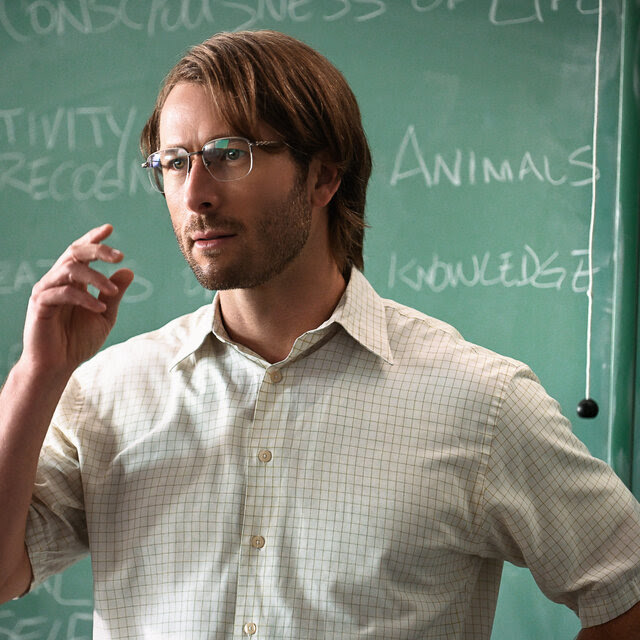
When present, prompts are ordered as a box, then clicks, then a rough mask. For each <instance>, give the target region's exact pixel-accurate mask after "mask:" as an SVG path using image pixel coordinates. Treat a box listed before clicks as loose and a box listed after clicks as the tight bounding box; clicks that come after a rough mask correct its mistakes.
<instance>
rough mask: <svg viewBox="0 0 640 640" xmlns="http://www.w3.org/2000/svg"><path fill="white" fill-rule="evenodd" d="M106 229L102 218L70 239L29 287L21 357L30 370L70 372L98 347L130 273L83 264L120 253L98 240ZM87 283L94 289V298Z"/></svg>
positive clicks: (118, 257)
mask: <svg viewBox="0 0 640 640" xmlns="http://www.w3.org/2000/svg"><path fill="white" fill-rule="evenodd" d="M112 231H113V227H112V226H111V225H109V224H106V225H103V226H101V227H96V228H95V229H92V230H91V231H89V232H88V233H86V234H85V235H84V236H82V237H81V238H79V239H78V240H76V241H75V242H74V243H73V244H71V245H70V246H69V247H68V249H67V250H66V251H65V252H64V253H63V254H62V255H61V256H60V258H59V259H58V260H57V262H56V263H55V264H54V265H53V267H52V268H51V270H50V271H49V272H48V273H46V274H45V275H44V276H43V278H42V279H41V280H40V281H39V282H38V283H37V284H36V285H35V286H34V287H33V291H32V294H31V298H30V299H29V306H28V310H27V318H26V322H25V329H24V349H23V353H22V357H21V359H22V360H23V362H24V360H26V361H27V362H28V364H29V366H30V367H33V368H34V369H33V370H34V372H35V371H37V372H42V373H44V372H45V371H47V372H48V373H49V374H52V373H56V374H62V375H65V374H66V375H70V374H71V373H72V372H73V370H74V369H75V368H76V367H77V366H78V365H79V364H81V363H82V362H84V361H85V360H87V359H88V358H90V357H91V356H93V355H94V354H95V353H96V352H97V351H98V349H100V347H101V346H102V345H103V344H104V341H105V340H106V338H107V336H108V335H109V332H110V331H111V329H112V328H113V325H114V324H115V321H116V316H117V312H118V306H119V304H120V301H121V300H122V296H123V295H124V293H125V291H126V289H127V287H128V286H129V285H130V284H131V282H132V280H133V273H132V272H131V271H130V270H129V269H120V270H118V271H116V272H115V273H114V274H113V275H112V276H111V277H110V278H107V277H106V276H105V275H103V274H101V273H100V272H99V271H96V270H95V269H92V268H91V267H90V266H89V265H90V263H91V262H94V261H102V262H107V263H118V262H120V261H121V260H122V259H123V257H124V256H123V255H122V253H121V252H120V251H118V250H116V249H112V248H111V247H109V246H107V245H105V244H102V241H103V240H104V239H105V238H107V237H108V236H109V235H110V234H111V232H112ZM89 285H92V286H93V287H95V288H96V289H97V290H98V292H99V295H98V297H97V298H96V297H94V296H93V295H92V294H91V293H90V292H89V290H88V286H89Z"/></svg>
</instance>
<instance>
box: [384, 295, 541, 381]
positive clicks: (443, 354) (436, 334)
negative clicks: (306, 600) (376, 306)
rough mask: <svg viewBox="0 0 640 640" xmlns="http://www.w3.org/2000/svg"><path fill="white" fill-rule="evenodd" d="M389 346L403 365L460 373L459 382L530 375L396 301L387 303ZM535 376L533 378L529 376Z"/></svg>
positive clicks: (515, 363) (511, 361) (519, 365)
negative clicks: (522, 373) (463, 379)
mask: <svg viewBox="0 0 640 640" xmlns="http://www.w3.org/2000/svg"><path fill="white" fill-rule="evenodd" d="M382 303H383V304H384V308H385V313H386V317H387V334H388V339H389V344H390V347H391V350H392V353H393V355H394V359H396V360H397V361H398V362H399V363H405V364H412V365H413V366H424V367H426V368H427V369H428V370H433V369H434V368H435V369H438V370H441V371H450V372H453V371H455V372H457V373H456V374H455V375H456V379H459V378H460V377H461V376H462V377H465V378H475V379H481V378H483V377H485V376H487V375H490V376H492V377H495V376H496V375H500V376H501V377H502V378H504V379H505V380H506V379H509V378H511V377H513V376H514V375H516V373H517V372H518V371H522V370H524V371H527V372H528V371H529V370H528V367H527V366H526V365H525V364H523V363H522V362H520V361H518V360H516V359H514V358H511V357H509V356H506V355H501V354H499V353H496V352H495V351H492V350H491V349H487V348H485V347H482V346H480V345H478V344H475V343H473V342H470V341H468V340H466V339H465V338H464V337H463V336H462V335H461V334H460V332H459V331H458V330H457V329H456V328H455V327H453V326H452V325H450V324H448V323H446V322H443V321H442V320H438V319H437V318H434V317H432V316H429V315H427V314H425V313H422V312H421V311H418V310H417V309H413V308H411V307H408V306H406V305H403V304H400V303H398V302H396V301H394V300H389V299H383V300H382ZM528 375H533V374H528Z"/></svg>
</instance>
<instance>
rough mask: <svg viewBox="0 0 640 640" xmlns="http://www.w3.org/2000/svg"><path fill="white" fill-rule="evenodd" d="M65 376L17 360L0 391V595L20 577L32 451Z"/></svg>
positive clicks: (34, 462) (33, 469) (11, 593)
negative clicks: (0, 520) (43, 371)
mask: <svg viewBox="0 0 640 640" xmlns="http://www.w3.org/2000/svg"><path fill="white" fill-rule="evenodd" d="M67 380H68V376H64V375H45V374H38V373H37V372H36V371H35V370H34V368H33V367H30V366H28V365H27V364H26V363H24V362H22V361H21V362H18V364H17V365H16V366H15V367H14V368H13V369H12V371H11V372H10V374H9V377H8V378H7V381H6V383H5V385H4V387H3V388H2V391H1V392H0V513H1V514H2V526H0V597H2V594H5V593H6V594H8V596H9V597H12V596H14V595H19V594H16V593H14V589H13V588H12V585H11V584H6V583H7V581H9V582H11V580H12V579H13V578H15V577H16V575H17V576H19V577H22V578H24V568H23V564H24V538H25V527H26V520H27V513H28V510H29V505H30V503H31V495H32V490H33V484H34V480H35V475H36V469H37V465H38V457H39V454H40V449H41V448H42V443H43V441H44V438H45V435H46V433H47V429H48V426H49V423H50V422H51V418H52V416H53V413H54V411H55V408H56V406H57V403H58V401H59V399H60V396H61V395H62V392H63V391H64V387H65V386H66V383H67ZM16 572H17V574H16ZM4 599H6V597H5V598H4Z"/></svg>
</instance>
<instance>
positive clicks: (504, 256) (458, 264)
mask: <svg viewBox="0 0 640 640" xmlns="http://www.w3.org/2000/svg"><path fill="white" fill-rule="evenodd" d="M570 257H571V262H572V264H571V265H567V264H566V261H564V260H562V256H561V255H560V253H559V252H558V251H551V252H547V253H545V254H544V255H542V256H541V255H540V254H539V253H538V252H536V251H535V250H534V249H533V248H532V247H531V246H529V245H527V244H525V245H524V246H523V248H522V249H521V250H518V251H504V252H501V253H498V254H497V255H496V254H494V253H492V252H490V251H486V252H485V253H483V254H481V255H480V254H474V255H472V256H471V257H470V258H468V259H463V260H454V261H446V260H443V259H442V258H440V256H439V255H438V254H435V253H434V254H433V256H432V257H431V260H430V263H429V264H428V266H423V265H422V264H420V262H419V261H418V260H416V259H415V258H411V259H409V260H407V261H406V262H404V261H401V260H400V258H399V257H398V254H397V253H396V252H393V253H391V256H390V260H389V277H388V285H389V288H390V289H393V288H394V287H396V286H398V285H400V284H403V285H405V286H407V287H409V288H411V289H413V290H414V291H423V290H425V289H426V290H428V291H431V292H433V293H441V292H443V291H445V290H447V289H455V288H457V287H467V288H472V287H504V288H507V289H509V288H512V287H516V288H520V287H532V288H534V289H554V290H560V289H562V288H563V287H567V286H568V287H570V289H571V291H572V292H574V293H585V292H586V290H587V287H588V279H589V271H588V263H587V251H586V250H582V249H576V250H574V251H571V252H570ZM565 258H566V257H565ZM598 271H599V268H598V267H595V268H594V270H593V272H594V274H595V273H597V272H598Z"/></svg>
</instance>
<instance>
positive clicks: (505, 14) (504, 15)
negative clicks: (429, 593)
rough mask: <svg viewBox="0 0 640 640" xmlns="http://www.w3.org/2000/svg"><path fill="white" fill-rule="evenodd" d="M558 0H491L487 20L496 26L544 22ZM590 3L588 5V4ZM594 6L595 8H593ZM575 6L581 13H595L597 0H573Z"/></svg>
mask: <svg viewBox="0 0 640 640" xmlns="http://www.w3.org/2000/svg"><path fill="white" fill-rule="evenodd" d="M559 4H560V0H549V2H543V1H542V0H526V1H519V2H512V1H510V0H492V2H491V7H490V9H489V21H490V22H491V24H495V25H498V26H505V25H512V24H522V23H524V22H544V21H545V13H546V12H547V11H549V12H552V13H555V12H557V11H558V9H559ZM589 5H590V6H589ZM594 7H595V8H594ZM575 8H576V10H577V11H578V13H581V14H583V15H590V14H597V13H598V2H597V0H591V1H590V2H589V1H587V0H575Z"/></svg>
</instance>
